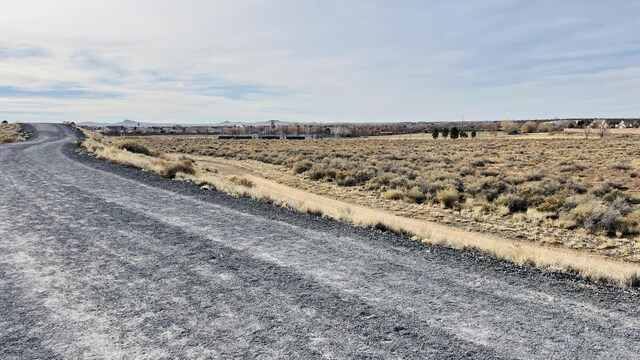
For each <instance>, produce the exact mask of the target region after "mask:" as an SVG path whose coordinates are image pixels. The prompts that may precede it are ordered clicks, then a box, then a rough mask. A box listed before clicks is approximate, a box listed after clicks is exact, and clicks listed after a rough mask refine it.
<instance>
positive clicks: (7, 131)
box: [0, 124, 26, 144]
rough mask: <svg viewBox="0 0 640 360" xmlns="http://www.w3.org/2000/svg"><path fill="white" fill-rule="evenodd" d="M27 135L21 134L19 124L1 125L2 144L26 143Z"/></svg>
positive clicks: (0, 138)
mask: <svg viewBox="0 0 640 360" xmlns="http://www.w3.org/2000/svg"><path fill="white" fill-rule="evenodd" d="M25 139H26V135H25V134H24V133H23V132H21V129H20V125H19V124H0V144H4V143H9V142H15V141H24V140H25Z"/></svg>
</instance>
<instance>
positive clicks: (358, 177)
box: [84, 136, 640, 286]
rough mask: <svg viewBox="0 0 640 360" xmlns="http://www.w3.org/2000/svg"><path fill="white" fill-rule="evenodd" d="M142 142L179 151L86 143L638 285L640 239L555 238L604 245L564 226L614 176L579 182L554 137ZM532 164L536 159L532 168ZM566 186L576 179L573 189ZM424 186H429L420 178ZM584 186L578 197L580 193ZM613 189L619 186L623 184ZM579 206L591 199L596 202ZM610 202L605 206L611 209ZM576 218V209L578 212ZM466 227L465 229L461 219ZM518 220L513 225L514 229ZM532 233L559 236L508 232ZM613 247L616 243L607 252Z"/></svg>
mask: <svg viewBox="0 0 640 360" xmlns="http://www.w3.org/2000/svg"><path fill="white" fill-rule="evenodd" d="M94 137H95V136H94ZM135 140H136V142H138V144H139V145H143V146H145V147H147V148H149V149H151V151H152V152H154V153H174V154H171V155H161V156H159V157H152V156H148V155H142V154H132V153H130V152H128V151H125V150H121V149H117V148H116V147H115V146H112V145H109V144H104V143H105V142H106V143H109V142H111V141H115V140H104V139H102V140H101V141H97V142H98V144H99V145H97V146H96V144H93V143H92V141H96V140H95V139H89V140H87V141H86V142H85V145H84V146H85V147H86V148H87V149H88V150H90V151H92V152H94V153H96V154H97V155H98V156H100V157H102V158H105V159H109V161H115V162H120V163H123V164H126V165H130V166H137V167H140V168H143V169H147V170H149V171H153V172H155V173H158V174H163V170H162V169H163V168H164V167H166V164H165V163H163V162H166V161H178V159H179V158H180V157H181V156H184V155H185V154H188V155H189V156H193V157H194V159H195V160H196V161H195V164H194V166H193V168H194V171H192V172H189V171H186V172H184V171H181V172H178V173H177V174H176V176H175V177H176V179H181V180H188V181H192V182H194V183H196V184H198V185H200V186H203V187H207V188H215V189H218V190H220V191H224V192H227V193H230V194H234V195H238V196H246V197H251V198H254V199H256V200H259V201H261V202H265V203H273V204H276V205H279V206H285V207H288V208H292V209H295V210H298V211H303V212H308V213H311V214H316V215H320V214H322V215H324V216H327V217H331V218H334V219H338V220H341V221H346V222H350V223H353V224H355V225H359V226H366V227H371V228H377V229H383V230H392V231H394V232H397V233H402V234H407V235H410V236H413V237H414V238H415V239H417V240H421V241H425V242H429V243H434V244H440V245H444V246H449V247H453V248H461V249H475V250H478V251H482V252H484V253H488V254H491V255H493V256H496V257H499V258H502V259H506V260H509V261H513V262H516V263H519V264H527V265H532V266H536V267H539V268H543V269H552V270H554V271H565V272H567V271H568V272H572V273H576V274H578V275H580V276H583V277H585V278H589V279H593V280H596V281H604V282H608V283H612V284H616V285H621V286H629V285H634V284H637V282H638V274H640V267H639V266H638V264H634V263H625V262H620V261H616V260H615V259H612V258H617V259H620V258H624V256H621V255H624V254H627V255H628V253H629V252H622V251H620V249H631V250H630V251H635V253H634V254H637V253H638V252H639V251H640V246H638V245H637V240H636V239H635V238H629V239H628V240H625V239H624V237H623V236H624V234H623V232H620V233H619V234H618V236H619V237H618V238H616V239H619V241H614V242H612V241H611V238H610V237H608V236H607V235H606V234H601V233H599V234H598V235H597V238H598V239H600V238H602V239H601V241H599V242H596V244H595V245H594V246H593V249H591V248H585V247H584V246H572V245H569V242H567V241H564V239H563V238H562V236H557V235H556V234H555V232H556V231H559V232H560V235H563V234H564V235H566V234H569V235H576V234H581V235H582V236H583V237H586V238H590V239H591V238H596V235H593V234H591V233H590V232H588V231H587V232H586V233H585V231H586V229H584V228H582V232H579V231H576V230H575V229H573V230H572V229H567V228H571V226H568V225H567V224H569V223H571V222H572V219H567V216H570V215H571V214H572V211H573V209H575V208H576V207H577V206H581V205H580V204H581V203H580V199H577V201H576V196H595V195H593V194H592V190H593V189H594V187H593V186H592V185H590V184H589V183H588V182H589V181H593V182H594V183H596V184H602V183H605V182H606V181H604V180H602V181H599V179H598V177H599V176H603V174H607V173H602V172H601V173H599V175H590V174H580V175H579V176H576V180H574V179H573V176H567V175H566V173H567V171H566V169H564V170H561V168H562V167H563V166H565V167H566V166H567V165H566V164H564V165H562V164H561V163H563V161H564V160H563V159H562V157H560V158H559V159H556V158H555V156H557V155H558V153H554V152H553V151H549V149H557V151H560V148H561V147H562V146H565V147H567V146H569V145H571V146H574V144H569V143H566V142H564V140H554V141H558V142H560V144H553V146H550V144H548V143H545V142H542V143H536V144H520V146H518V147H516V146H515V144H513V143H510V141H511V140H506V139H498V140H491V141H487V140H485V141H483V144H482V146H477V145H476V144H477V143H478V142H479V141H476V142H472V141H471V140H467V141H465V140H459V142H457V143H453V142H444V141H442V142H441V141H440V140H434V141H423V140H421V141H413V140H407V141H399V140H394V141H381V140H343V141H303V142H302V141H298V142H295V143H292V142H285V141H275V142H259V141H246V142H245V141H243V142H227V141H213V140H204V139H179V138H160V137H157V138H153V139H150V138H139V139H135ZM622 141H623V143H622V144H620V143H618V144H616V146H615V147H612V144H611V143H608V144H604V143H606V142H607V141H606V140H605V141H604V143H603V144H599V143H596V142H593V143H589V144H582V145H589V146H592V147H596V148H598V147H600V146H603V147H604V146H609V147H610V148H611V149H613V152H614V153H616V152H617V154H620V153H623V151H622V150H621V149H623V148H625V146H628V145H630V144H625V143H624V141H625V140H624V139H623V140H622ZM405 142H406V143H405ZM534 142H539V140H534ZM578 142H580V140H578ZM394 144H397V145H394ZM445 144H446V145H445ZM523 145H524V146H523ZM572 148H573V147H568V149H572ZM514 149H516V150H514ZM533 149H537V150H538V153H530V152H528V151H532V152H533ZM627 149H628V148H627ZM631 149H634V147H631ZM565 151H566V150H565ZM632 151H633V150H632ZM569 152H571V150H569ZM123 153H124V154H123ZM427 154H428V155H427ZM631 155H635V154H627V152H624V156H620V157H622V158H623V159H616V160H615V161H613V160H612V161H610V162H609V161H606V159H599V161H597V162H594V161H588V160H589V159H588V157H587V158H584V157H586V155H583V156H579V157H578V158H577V159H574V160H579V161H584V162H588V163H589V166H590V167H591V168H598V169H603V170H606V171H607V172H609V173H611V172H615V173H620V172H623V173H624V172H625V171H628V170H624V169H623V170H620V169H619V167H618V166H613V167H612V166H611V164H613V163H614V162H616V161H617V162H620V161H623V162H624V163H625V164H626V163H630V164H633V163H634V161H633V159H632V158H631ZM212 156H215V157H212ZM216 157H217V158H216ZM220 157H227V158H228V159H227V160H223V159H220ZM532 157H535V158H536V161H533V160H531V158H532ZM607 159H608V158H607ZM182 161H184V160H182ZM545 161H548V162H550V163H551V164H547V166H544V167H537V166H533V165H531V164H541V163H544V162H545ZM461 163H463V164H468V165H467V166H468V167H469V169H466V170H465V171H464V173H465V175H460V173H461V172H463V171H461V170H460V164H461ZM243 164H246V165H247V166H250V167H251V170H247V166H244V165H243ZM633 166H636V165H633ZM470 169H477V171H476V170H473V171H472V170H470ZM285 170H286V171H285ZM507 170H513V171H507ZM577 171H578V172H583V171H584V170H577ZM483 172H484V175H483ZM256 174H257V175H256ZM487 174H488V175H487ZM561 176H562V177H564V181H562V179H561ZM267 177H272V178H277V179H276V180H278V181H272V180H268V179H266V178H267ZM567 178H568V179H569V180H571V181H567ZM421 179H422V180H423V182H420V180H421ZM629 179H631V180H630V181H629V180H628V179H624V181H625V183H627V184H628V183H629V182H633V181H635V179H636V178H634V177H629ZM578 180H580V181H581V182H580V184H579V185H576V183H575V181H578ZM608 181H609V182H611V180H608ZM616 181H617V182H619V183H621V184H625V183H622V181H623V179H620V178H619V177H618V178H615V180H613V182H616ZM283 183H288V185H291V186H286V185H283ZM485 184H488V185H485ZM576 187H579V190H577V191H576V189H575V188H576ZM583 188H584V189H586V192H585V191H583V190H582V189H583ZM618 188H620V186H618ZM628 188H629V189H631V188H632V187H631V186H628ZM612 189H613V190H615V186H612ZM601 190H602V189H601ZM605 190H607V189H604V190H602V191H603V192H604V195H602V196H601V198H602V197H604V196H606V195H608V194H610V193H611V191H613V190H611V191H605ZM618 191H621V193H622V194H624V195H626V196H627V197H628V198H631V196H632V195H633V194H632V191H627V190H618ZM624 191H626V192H624ZM314 192H315V194H314ZM585 193H586V194H585ZM618 195H620V194H618ZM331 197H333V199H332V198H331ZM619 198H623V197H622V196H617V197H615V198H613V199H611V202H610V203H609V205H608V206H609V207H611V206H621V205H620V204H619V203H618V204H615V205H614V202H616V201H618V202H620V201H621V200H618V199H619ZM337 199H340V200H337ZM532 199H533V200H532ZM345 200H346V201H345ZM349 201H350V202H349ZM572 201H573V203H576V205H575V206H573V207H571V206H569V208H567V209H565V208H564V206H565V205H566V204H569V205H571V204H573V203H572ZM582 201H587V198H584V199H582ZM588 201H592V199H590V198H589V199H588ZM599 201H600V200H599ZM607 201H608V200H601V202H602V204H603V206H606V205H605V204H606V202H607ZM532 204H537V205H532ZM543 204H545V205H544V206H542V205H543ZM625 204H626V205H625V206H628V207H629V208H630V209H631V210H632V211H627V210H625V212H626V215H625V214H623V212H620V216H619V217H615V216H614V220H615V221H619V222H620V224H622V225H621V227H620V228H621V229H622V228H625V229H628V230H626V231H627V233H628V234H631V233H635V232H637V231H638V220H639V219H640V218H639V217H638V216H637V215H633V214H637V213H636V212H635V209H634V206H635V205H631V204H630V203H629V202H626V203H625ZM420 211H422V213H421V212H420ZM425 212H427V213H435V214H436V215H438V217H437V218H436V219H435V220H437V221H438V222H439V223H438V222H436V221H428V219H425V218H421V217H420V216H416V214H418V215H420V214H424V213H425ZM578 212H579V211H578V210H576V211H573V213H574V214H575V213H578ZM442 214H444V215H442ZM459 219H462V220H464V221H462V222H458V221H459ZM467 219H473V220H472V221H468V220H467ZM495 219H498V222H497V223H498V224H499V226H502V227H504V228H507V231H505V232H500V231H484V232H485V233H482V234H481V233H477V232H475V231H470V230H476V229H475V226H476V225H478V224H487V223H493V222H494V221H495ZM445 223H449V224H454V225H455V226H450V225H446V224H445ZM574 223H575V222H574ZM461 224H466V225H469V224H470V225H471V226H462V225H461ZM509 224H514V225H515V226H513V228H512V229H510V228H509V227H508V226H509ZM458 225H460V226H458ZM504 225H507V226H504ZM573 226H575V224H574V225H573ZM532 227H533V228H534V229H540V228H542V229H551V233H550V234H549V233H544V232H543V233H539V234H537V235H538V236H537V238H535V239H533V240H531V239H530V238H527V237H525V236H505V234H506V235H513V234H515V235H518V234H519V232H518V231H520V230H519V229H522V232H521V233H524V232H531V230H530V229H531V228H532ZM481 230H486V228H481ZM533 232H534V233H535V231H533ZM513 239H525V240H529V241H522V240H513ZM574 239H575V238H574ZM607 241H609V242H610V244H608V245H607V246H603V244H604V243H605V242H607ZM576 243H577V244H580V241H577V242H576V241H573V242H572V243H571V244H573V245H575V244H576ZM550 245H553V247H551V246H550ZM558 246H561V247H562V246H563V247H565V248H558ZM572 247H573V249H572ZM588 252H592V253H595V254H589V253H588ZM612 254H613V255H612ZM602 255H606V257H605V256H602ZM616 255H617V256H616ZM607 257H608V258H607ZM631 260H634V259H633V258H632V259H631ZM636 261H637V259H636Z"/></svg>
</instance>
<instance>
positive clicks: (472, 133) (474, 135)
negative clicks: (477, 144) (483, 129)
mask: <svg viewBox="0 0 640 360" xmlns="http://www.w3.org/2000/svg"><path fill="white" fill-rule="evenodd" d="M476 135H477V134H476V131H475V130H471V138H472V139H475V138H476Z"/></svg>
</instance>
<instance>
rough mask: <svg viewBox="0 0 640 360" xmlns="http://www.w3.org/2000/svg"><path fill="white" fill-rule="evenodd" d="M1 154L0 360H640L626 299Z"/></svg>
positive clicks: (40, 154)
mask: <svg viewBox="0 0 640 360" xmlns="http://www.w3.org/2000/svg"><path fill="white" fill-rule="evenodd" d="M34 128H35V129H33V130H34V133H33V136H32V138H31V139H30V140H29V141H28V142H25V143H16V144H5V145H0V358H3V359H14V358H15V359H29V358H86V357H96V358H134V357H135V358H149V359H157V358H238V357H239V358H300V359H312V358H467V357H471V358H538V359H548V358H554V359H555V358H572V359H591V358H611V359H614V358H615V359H625V358H626V359H631V358H636V359H638V357H639V356H640V313H639V305H640V295H639V294H638V292H637V290H621V289H615V288H608V287H601V286H594V285H591V284H588V283H585V282H582V281H581V280H578V279H576V278H574V277H571V276H563V275H557V274H552V273H548V272H542V271H538V270H534V269H529V268H523V267H517V266H514V265H510V264H507V263H504V262H501V261H498V260H494V259H489V258H486V257H483V256H480V255H478V254H474V253H471V252H459V251H453V250H449V249H444V248H439V247H432V246H427V245H422V244H418V243H415V242H412V241H410V240H408V239H405V238H402V237H399V236H395V235H391V234H385V233H380V232H376V231H372V230H367V229H359V228H354V227H350V226H347V225H344V224H340V223H338V222H334V221H330V220H326V219H322V218H319V217H315V216H312V215H308V214H296V213H293V212H290V211H288V210H285V209H280V208H276V207H273V206H270V205H264V204H260V203H257V202H253V201H250V200H247V199H236V198H232V197H229V196H227V195H225V194H221V193H217V192H214V191H207V190H201V189H199V188H197V187H195V186H192V185H189V184H185V183H181V182H177V181H171V180H167V179H163V178H159V177H156V176H152V175H149V174H146V173H143V172H141V171H139V170H136V169H130V168H125V167H122V166H117V165H110V164H107V163H103V162H101V161H98V160H95V159H93V158H91V157H89V156H86V155H82V154H77V153H76V152H75V150H74V147H73V145H72V143H73V141H75V140H76V134H75V133H74V132H72V131H71V130H70V129H68V128H66V127H64V126H62V125H52V124H36V125H34Z"/></svg>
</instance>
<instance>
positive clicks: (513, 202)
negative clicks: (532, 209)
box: [495, 194, 528, 213]
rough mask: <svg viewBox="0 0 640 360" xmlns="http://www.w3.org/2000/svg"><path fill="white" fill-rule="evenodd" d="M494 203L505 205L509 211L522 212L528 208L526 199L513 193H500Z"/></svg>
mask: <svg viewBox="0 0 640 360" xmlns="http://www.w3.org/2000/svg"><path fill="white" fill-rule="evenodd" d="M495 203H496V204H497V205H502V206H505V207H506V208H507V209H509V212H511V213H514V212H524V211H527V208H528V204H527V200H526V199H523V198H522V197H520V196H517V195H515V194H504V195H500V196H499V197H498V198H497V199H496V201H495Z"/></svg>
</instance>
